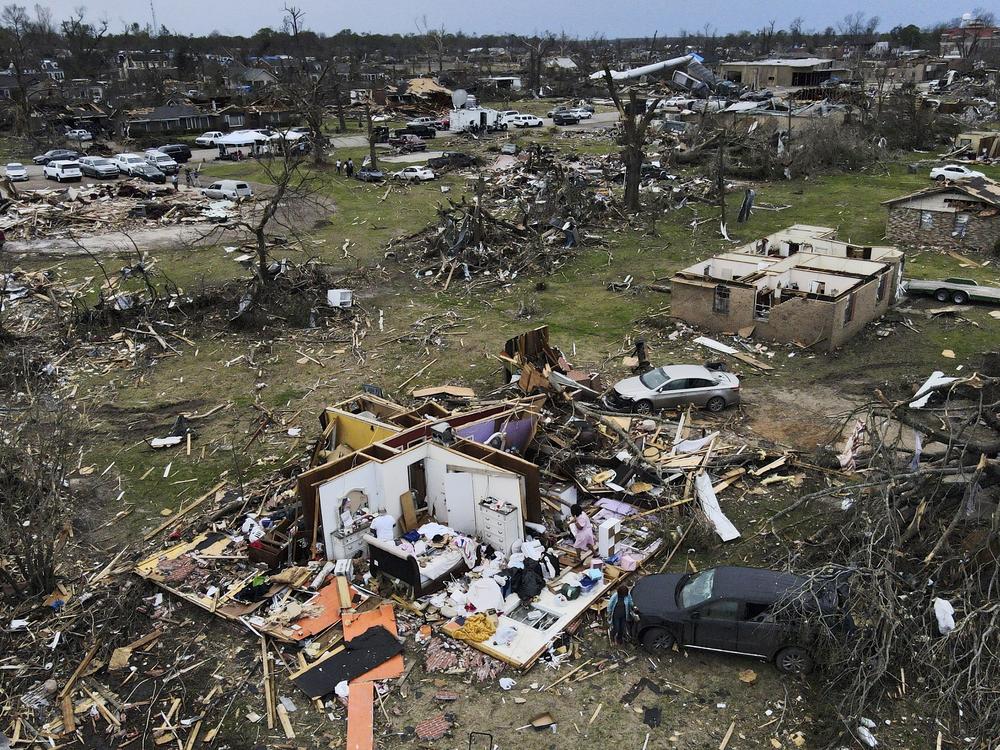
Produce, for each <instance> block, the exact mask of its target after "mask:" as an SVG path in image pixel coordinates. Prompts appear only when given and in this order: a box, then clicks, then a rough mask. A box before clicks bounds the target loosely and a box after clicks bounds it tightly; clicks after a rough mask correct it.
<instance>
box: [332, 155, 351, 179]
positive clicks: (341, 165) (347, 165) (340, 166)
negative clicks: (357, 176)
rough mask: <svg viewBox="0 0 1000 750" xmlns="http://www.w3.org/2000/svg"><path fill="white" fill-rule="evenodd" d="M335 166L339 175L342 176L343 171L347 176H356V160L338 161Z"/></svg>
mask: <svg viewBox="0 0 1000 750" xmlns="http://www.w3.org/2000/svg"><path fill="white" fill-rule="evenodd" d="M334 166H335V167H336V169H337V174H340V173H341V170H343V172H344V174H346V175H347V176H348V177H353V176H354V159H348V160H347V161H341V160H340V159H337V161H336V163H335V165H334Z"/></svg>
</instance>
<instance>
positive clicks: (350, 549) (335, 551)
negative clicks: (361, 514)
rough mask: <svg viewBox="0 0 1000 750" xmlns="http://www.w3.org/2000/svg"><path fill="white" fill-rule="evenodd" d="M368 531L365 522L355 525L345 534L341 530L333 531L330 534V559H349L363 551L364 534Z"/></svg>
mask: <svg viewBox="0 0 1000 750" xmlns="http://www.w3.org/2000/svg"><path fill="white" fill-rule="evenodd" d="M369 533H371V532H370V530H369V528H368V524H367V523H366V524H363V525H361V526H356V527H355V528H354V531H351V532H350V533H347V534H345V533H343V531H335V532H333V533H332V534H330V549H331V552H332V555H330V556H329V557H330V559H332V560H350V559H351V558H352V557H354V556H355V555H357V554H358V553H359V552H364V551H365V540H364V536H365V534H369Z"/></svg>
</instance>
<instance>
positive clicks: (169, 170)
mask: <svg viewBox="0 0 1000 750" xmlns="http://www.w3.org/2000/svg"><path fill="white" fill-rule="evenodd" d="M145 157H146V161H148V162H149V163H150V164H152V165H153V166H154V167H156V168H157V169H159V170H160V171H161V172H163V174H177V171H178V170H179V169H180V166H179V165H178V164H177V162H176V161H174V160H173V159H172V158H170V157H169V156H168V155H167V154H165V153H163V152H162V151H157V150H156V149H155V148H151V149H150V150H149V151H147V152H146V153H145Z"/></svg>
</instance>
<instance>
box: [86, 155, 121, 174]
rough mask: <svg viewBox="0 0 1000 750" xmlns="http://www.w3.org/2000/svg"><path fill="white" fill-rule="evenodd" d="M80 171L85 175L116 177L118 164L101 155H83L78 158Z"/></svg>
mask: <svg viewBox="0 0 1000 750" xmlns="http://www.w3.org/2000/svg"><path fill="white" fill-rule="evenodd" d="M80 171H81V172H83V173H84V174H85V175H87V177H117V176H118V174H119V170H118V165H117V164H115V163H114V162H113V161H111V159H105V158H104V157H103V156H84V157H83V158H82V159H80Z"/></svg>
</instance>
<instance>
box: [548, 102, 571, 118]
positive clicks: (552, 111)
mask: <svg viewBox="0 0 1000 750" xmlns="http://www.w3.org/2000/svg"><path fill="white" fill-rule="evenodd" d="M569 109H570V108H569V107H568V106H566V105H565V104H560V105H559V106H558V107H553V108H552V109H550V110H549V111H548V112H546V113H545V116H546V117H553V116H555V114H556V113H557V112H568V111H569Z"/></svg>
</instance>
